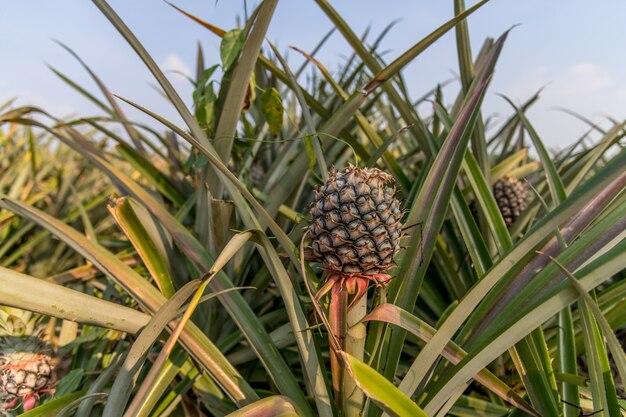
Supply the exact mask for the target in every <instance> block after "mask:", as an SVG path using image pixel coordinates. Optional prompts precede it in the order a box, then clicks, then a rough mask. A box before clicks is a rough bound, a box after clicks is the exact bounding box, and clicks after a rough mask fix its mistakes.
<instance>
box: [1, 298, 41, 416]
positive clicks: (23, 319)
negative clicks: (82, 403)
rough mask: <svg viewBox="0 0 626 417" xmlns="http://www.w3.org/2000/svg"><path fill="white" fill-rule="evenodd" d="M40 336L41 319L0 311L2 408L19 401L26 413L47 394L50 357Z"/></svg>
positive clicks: (6, 309)
mask: <svg viewBox="0 0 626 417" xmlns="http://www.w3.org/2000/svg"><path fill="white" fill-rule="evenodd" d="M42 333H43V326H42V325H41V316H38V315H36V314H34V313H32V312H30V311H24V310H19V309H16V308H10V307H1V308H0V400H2V401H4V408H5V409H11V408H14V407H16V406H18V405H19V403H20V402H21V403H22V406H23V408H24V410H29V409H31V408H33V407H34V406H35V404H36V402H37V398H38V397H39V395H40V394H42V393H44V392H47V391H49V388H50V378H51V375H52V365H51V362H52V357H51V356H50V354H49V353H48V351H47V349H46V344H45V342H44V340H43V339H42V337H41V336H42Z"/></svg>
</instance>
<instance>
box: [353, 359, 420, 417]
mask: <svg viewBox="0 0 626 417" xmlns="http://www.w3.org/2000/svg"><path fill="white" fill-rule="evenodd" d="M341 357H342V358H343V360H344V361H345V363H346V365H347V367H348V371H349V372H350V374H351V375H352V377H353V378H354V380H355V382H356V384H357V386H358V387H359V388H360V389H361V390H363V392H364V393H365V395H367V396H368V397H370V398H371V399H372V400H373V401H374V402H376V404H378V406H379V407H380V408H382V409H383V410H384V411H386V412H388V413H391V414H392V415H396V416H398V417H428V415H427V414H426V413H425V412H424V411H423V410H422V409H421V408H419V406H418V405H417V404H415V403H414V402H413V401H412V400H411V399H410V398H409V397H407V396H406V395H404V393H402V392H401V391H400V390H399V389H398V388H396V387H395V386H394V385H393V384H392V383H391V382H389V381H388V380H387V379H386V378H385V377H384V376H382V375H381V374H379V373H378V372H376V371H375V370H374V369H372V368H370V367H369V366H368V365H367V364H366V363H363V362H361V361H360V360H358V359H357V358H355V357H354V356H351V355H349V354H347V353H341Z"/></svg>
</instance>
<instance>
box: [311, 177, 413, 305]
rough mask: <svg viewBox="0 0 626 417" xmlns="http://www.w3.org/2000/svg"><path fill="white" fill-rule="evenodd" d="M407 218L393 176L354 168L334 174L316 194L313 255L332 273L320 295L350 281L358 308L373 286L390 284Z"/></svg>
mask: <svg viewBox="0 0 626 417" xmlns="http://www.w3.org/2000/svg"><path fill="white" fill-rule="evenodd" d="M402 214H403V213H402V211H401V210H400V201H399V200H398V199H397V198H396V188H395V184H394V179H393V177H392V176H391V175H389V174H387V173H385V172H383V171H381V170H379V169H376V168H365V169H361V168H357V167H355V166H353V165H350V166H349V167H348V168H347V169H346V170H345V171H343V172H337V171H334V170H333V171H332V172H331V174H330V177H329V178H328V181H326V184H324V185H323V186H321V187H320V188H319V189H318V190H317V192H316V195H315V204H314V205H313V207H312V209H311V217H312V218H313V224H312V225H311V226H310V228H309V233H310V235H311V239H312V249H313V255H314V257H315V258H316V259H317V260H319V261H320V262H321V263H322V264H323V266H324V269H325V270H326V271H327V273H328V277H327V285H325V286H324V287H323V288H322V290H321V291H320V295H323V294H324V293H326V292H328V291H329V290H330V289H331V288H332V286H333V284H334V282H335V281H337V280H339V279H340V280H343V279H345V280H347V282H346V284H347V287H348V288H349V289H350V292H351V294H353V295H356V297H355V298H354V300H353V302H354V301H356V300H358V299H359V298H360V297H361V296H362V295H363V294H364V293H365V292H366V291H367V286H368V283H369V282H371V281H374V282H376V283H378V284H383V283H386V282H387V281H388V280H389V278H390V277H389V276H388V275H387V274H385V272H386V271H388V270H389V269H390V268H392V267H393V265H394V263H393V258H394V256H395V255H396V253H398V251H399V250H400V242H399V241H400V235H401V233H402V224H401V223H400V219H401V217H402Z"/></svg>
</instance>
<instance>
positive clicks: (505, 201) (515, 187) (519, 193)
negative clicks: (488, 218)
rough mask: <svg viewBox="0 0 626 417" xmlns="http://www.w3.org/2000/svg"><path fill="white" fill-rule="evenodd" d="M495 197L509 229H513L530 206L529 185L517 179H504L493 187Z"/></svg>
mask: <svg viewBox="0 0 626 417" xmlns="http://www.w3.org/2000/svg"><path fill="white" fill-rule="evenodd" d="M493 196H494V197H495V199H496V202H497V203H498V207H499V208H500V213H502V217H503V218H504V222H505V223H506V225H507V227H511V226H512V225H513V223H514V222H515V220H517V219H518V218H519V217H520V216H521V215H522V212H523V211H524V210H525V209H526V206H527V205H528V185H527V184H526V183H525V182H524V181H520V180H518V179H517V178H512V177H503V178H501V179H499V180H498V181H497V182H496V183H495V184H494V185H493Z"/></svg>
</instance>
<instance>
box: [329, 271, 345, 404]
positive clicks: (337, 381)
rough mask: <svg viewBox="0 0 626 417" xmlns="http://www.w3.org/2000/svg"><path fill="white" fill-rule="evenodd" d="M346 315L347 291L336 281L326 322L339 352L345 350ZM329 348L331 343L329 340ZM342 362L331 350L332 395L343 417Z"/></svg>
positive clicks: (342, 283)
mask: <svg viewBox="0 0 626 417" xmlns="http://www.w3.org/2000/svg"><path fill="white" fill-rule="evenodd" d="M347 313H348V291H347V289H346V287H345V282H344V280H337V282H336V284H335V285H334V286H333V287H332V290H331V292H330V305H329V309H328V322H329V324H330V331H331V333H332V335H329V337H330V338H332V337H333V336H334V338H335V340H336V341H337V344H338V345H339V346H338V347H339V348H340V349H341V350H344V349H345V336H346V330H347V321H346V318H347ZM330 343H331V346H332V344H333V341H332V340H330ZM343 368H344V366H343V362H342V361H341V359H340V357H339V355H338V352H336V351H335V350H334V349H331V353H330V369H331V373H332V378H333V393H334V394H335V404H336V406H337V413H338V415H339V416H344V407H343V405H344V404H343V403H344V401H343V395H342V394H343V390H342V379H343V378H342V377H343V371H344V369H343Z"/></svg>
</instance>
